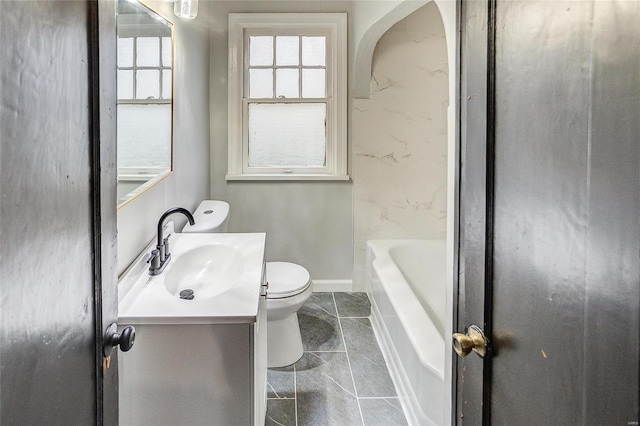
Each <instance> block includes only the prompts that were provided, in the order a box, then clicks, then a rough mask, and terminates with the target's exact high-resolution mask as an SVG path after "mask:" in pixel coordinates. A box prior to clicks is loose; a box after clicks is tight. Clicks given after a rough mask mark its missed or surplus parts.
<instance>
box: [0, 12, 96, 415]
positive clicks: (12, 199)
mask: <svg viewBox="0 0 640 426" xmlns="http://www.w3.org/2000/svg"><path fill="white" fill-rule="evenodd" d="M0 16H1V19H2V28H1V31H2V37H1V39H2V43H1V44H0V49H1V50H0V51H1V57H2V104H1V108H2V112H1V114H2V115H1V117H2V126H1V129H2V130H1V132H2V133H1V135H2V136H1V141H2V147H1V152H2V157H1V166H0V173H1V182H2V201H1V202H2V204H1V206H0V209H1V210H0V215H1V221H0V223H1V227H0V233H1V234H0V238H1V240H2V244H1V245H0V250H1V259H2V265H1V267H0V268H1V271H0V274H1V276H2V284H1V285H2V288H1V291H2V314H1V315H2V336H1V339H2V357H1V362H2V372H1V374H2V376H1V378H0V379H1V390H2V391H1V394H2V404H1V410H2V411H1V417H0V422H1V423H2V424H7V425H10V424H93V423H95V398H96V389H95V378H94V375H95V373H94V372H95V351H94V344H95V337H94V305H93V291H94V286H93V268H94V263H93V260H92V256H91V254H92V251H93V239H92V232H91V228H92V215H91V197H92V192H91V186H90V182H91V157H90V154H91V153H90V143H89V134H90V105H89V96H88V93H89V82H88V78H87V76H88V75H89V69H88V66H89V52H88V44H87V40H88V37H87V4H86V3H85V2H79V1H70V2H46V1H43V2H32V1H29V2H21V1H16V2H5V1H2V2H0Z"/></svg>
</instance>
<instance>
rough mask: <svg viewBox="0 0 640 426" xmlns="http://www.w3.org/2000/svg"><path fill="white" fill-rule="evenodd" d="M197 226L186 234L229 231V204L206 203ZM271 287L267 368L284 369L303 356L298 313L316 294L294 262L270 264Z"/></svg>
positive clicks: (198, 211)
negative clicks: (312, 295)
mask: <svg viewBox="0 0 640 426" xmlns="http://www.w3.org/2000/svg"><path fill="white" fill-rule="evenodd" d="M193 217H194V219H195V224H194V225H189V224H188V223H187V224H186V225H185V227H184V228H183V229H182V232H184V233H189V232H227V229H228V221H229V204H228V203H226V202H224V201H219V200H204V201H203V202H202V203H200V205H199V206H198V208H197V209H196V211H195V212H194V213H193ZM265 274H266V281H267V283H268V284H269V285H268V287H267V365H268V366H269V367H284V366H287V365H291V364H293V363H295V362H296V361H298V360H299V359H300V358H301V357H302V352H303V348H302V338H301V336H300V326H299V324H298V310H299V309H300V308H301V307H302V305H304V303H305V302H306V301H307V299H308V298H309V296H311V293H312V292H313V282H312V281H311V276H310V275H309V272H308V271H307V270H306V269H305V268H304V267H302V266H300V265H298V264H296V263H291V262H267V263H266V272H265Z"/></svg>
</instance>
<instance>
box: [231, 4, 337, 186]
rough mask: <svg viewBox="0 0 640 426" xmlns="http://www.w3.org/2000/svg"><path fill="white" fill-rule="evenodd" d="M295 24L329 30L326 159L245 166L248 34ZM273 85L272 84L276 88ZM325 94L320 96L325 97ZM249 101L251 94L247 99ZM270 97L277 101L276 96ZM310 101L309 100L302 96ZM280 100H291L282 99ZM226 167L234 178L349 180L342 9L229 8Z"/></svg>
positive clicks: (291, 30) (296, 27) (285, 28)
mask: <svg viewBox="0 0 640 426" xmlns="http://www.w3.org/2000/svg"><path fill="white" fill-rule="evenodd" d="M296 30H298V31H300V33H301V34H304V32H305V31H321V32H323V33H325V34H327V41H328V43H327V98H326V104H327V125H326V129H327V141H326V164H325V166H324V167H320V168H318V167H316V168H305V167H299V168H297V167H296V168H282V167H271V168H265V167H261V168H257V167H249V158H248V154H249V151H248V136H247V127H248V123H247V121H248V120H247V116H246V111H247V110H248V101H247V97H246V95H245V91H246V90H245V85H246V81H247V78H246V76H245V69H246V67H245V61H246V56H247V54H248V52H247V51H246V50H248V49H245V48H246V47H247V43H246V41H247V40H248V34H250V33H253V34H255V33H256V31H266V32H269V33H271V34H272V35H274V34H279V33H280V31H281V33H282V34H292V33H295V32H296ZM274 90H275V88H274ZM324 99H325V98H323V100H322V101H323V102H325V100H324ZM251 101H252V102H253V101H254V100H251ZM269 101H275V102H278V100H277V99H271V100H269ZM303 101H309V102H313V100H312V99H310V100H303ZM283 102H292V99H284V100H283ZM228 143H229V154H228V155H229V159H228V160H229V169H228V173H227V176H226V179H227V180H229V181H232V180H299V181H301V180H349V176H348V174H347V15H346V13H230V14H229V142H228Z"/></svg>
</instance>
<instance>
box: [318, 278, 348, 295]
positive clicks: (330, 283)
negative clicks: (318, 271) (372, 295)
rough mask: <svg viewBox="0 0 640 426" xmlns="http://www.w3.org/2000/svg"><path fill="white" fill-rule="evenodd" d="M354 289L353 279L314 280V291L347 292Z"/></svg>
mask: <svg viewBox="0 0 640 426" xmlns="http://www.w3.org/2000/svg"><path fill="white" fill-rule="evenodd" d="M351 291H353V280H313V292H314V293H323V292H346V293H350V292H351Z"/></svg>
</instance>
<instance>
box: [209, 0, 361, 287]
mask: <svg viewBox="0 0 640 426" xmlns="http://www.w3.org/2000/svg"><path fill="white" fill-rule="evenodd" d="M351 7H352V3H350V2H343V1H326V2H325V1H266V2H265V1H217V2H214V3H212V12H211V13H212V16H213V20H214V21H213V24H212V27H211V75H210V77H211V79H210V91H211V92H210V96H211V105H210V109H211V196H212V197H213V198H216V199H222V200H225V201H227V202H229V204H230V205H231V217H230V222H229V231H231V232H251V231H261V232H266V233H267V253H266V256H267V260H288V261H292V262H296V263H299V264H301V265H303V266H305V267H306V268H307V269H308V270H309V272H310V274H311V277H312V278H313V279H314V281H316V282H317V281H319V280H320V281H322V280H337V281H340V282H348V283H349V285H350V281H351V278H352V270H353V248H352V247H353V238H352V236H353V227H352V215H353V211H352V183H351V182H226V181H225V174H226V172H227V132H228V130H227V117H228V110H227V90H228V89H227V74H228V69H227V66H228V59H227V44H228V23H227V16H228V13H230V12H347V13H349V20H350V21H349V26H351V25H352V21H351V19H352V18H351V17H352V14H351V13H350V12H351ZM349 50H350V52H353V39H352V38H350V39H349ZM349 56H350V57H351V56H353V54H350V55H349Z"/></svg>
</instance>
